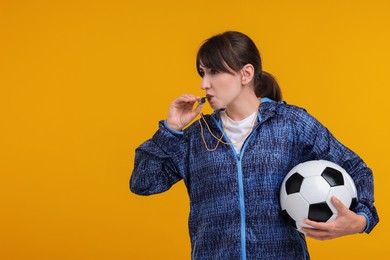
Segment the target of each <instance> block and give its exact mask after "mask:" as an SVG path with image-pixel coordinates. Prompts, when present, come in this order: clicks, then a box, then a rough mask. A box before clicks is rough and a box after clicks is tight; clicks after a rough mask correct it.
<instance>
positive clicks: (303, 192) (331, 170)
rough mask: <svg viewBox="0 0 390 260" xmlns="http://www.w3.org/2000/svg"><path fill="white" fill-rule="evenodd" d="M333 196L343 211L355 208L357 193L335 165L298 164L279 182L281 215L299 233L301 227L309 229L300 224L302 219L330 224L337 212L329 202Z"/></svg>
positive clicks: (324, 163)
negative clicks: (341, 205) (280, 183)
mask: <svg viewBox="0 0 390 260" xmlns="http://www.w3.org/2000/svg"><path fill="white" fill-rule="evenodd" d="M333 196H335V197H336V198H338V199H339V200H340V201H341V202H342V203H343V204H344V205H345V206H346V207H347V208H350V209H351V208H353V207H354V206H355V204H356V202H357V192H356V187H355V184H354V182H353V180H352V178H351V177H350V175H349V174H348V173H347V172H346V171H345V170H344V169H343V168H341V167H340V166H339V165H337V164H335V163H332V162H329V161H325V160H316V161H307V162H304V163H300V164H298V165H297V166H295V167H294V168H293V169H291V171H290V172H289V173H288V174H287V175H286V177H285V178H284V180H283V182H282V186H281V189H280V206H281V209H282V215H283V217H284V218H285V219H286V220H287V221H288V222H289V223H290V224H292V225H293V226H294V227H295V228H296V229H297V230H299V231H301V230H300V229H301V227H310V226H308V225H307V224H305V223H304V220H305V219H310V220H313V221H317V222H330V221H333V220H335V219H336V217H337V209H336V208H335V207H334V206H333V205H332V203H331V202H330V200H331V198H332V197H333Z"/></svg>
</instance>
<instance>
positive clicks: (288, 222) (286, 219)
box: [282, 210, 297, 229]
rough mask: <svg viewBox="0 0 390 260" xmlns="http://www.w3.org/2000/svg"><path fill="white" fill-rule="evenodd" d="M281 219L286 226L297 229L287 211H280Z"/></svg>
mask: <svg viewBox="0 0 390 260" xmlns="http://www.w3.org/2000/svg"><path fill="white" fill-rule="evenodd" d="M282 218H283V219H284V220H285V221H286V222H287V224H288V225H290V226H293V227H294V228H295V229H297V224H296V222H295V220H294V219H293V218H292V217H290V215H289V214H288V213H287V210H282Z"/></svg>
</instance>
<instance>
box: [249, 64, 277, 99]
mask: <svg viewBox="0 0 390 260" xmlns="http://www.w3.org/2000/svg"><path fill="white" fill-rule="evenodd" d="M255 93H256V96H257V97H259V98H260V97H262V98H263V97H267V98H270V99H272V100H275V101H282V90H281V89H280V87H279V84H278V82H277V81H276V79H275V78H274V77H273V76H272V75H271V74H270V73H268V72H265V71H262V72H261V75H260V80H255Z"/></svg>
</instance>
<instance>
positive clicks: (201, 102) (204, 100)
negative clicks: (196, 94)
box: [198, 96, 209, 104]
mask: <svg viewBox="0 0 390 260" xmlns="http://www.w3.org/2000/svg"><path fill="white" fill-rule="evenodd" d="M208 98H209V97H207V96H206V97H202V98H201V99H199V101H198V102H199V104H204V103H206V100H207V99H208Z"/></svg>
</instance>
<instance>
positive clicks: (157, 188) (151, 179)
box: [130, 121, 185, 195]
mask: <svg viewBox="0 0 390 260" xmlns="http://www.w3.org/2000/svg"><path fill="white" fill-rule="evenodd" d="M184 145H185V142H184V133H183V132H176V131H174V130H170V129H169V128H168V127H167V125H166V123H165V121H160V123H159V129H158V131H157V132H156V133H155V134H154V136H153V137H152V138H151V139H150V140H148V141H146V142H145V143H143V144H142V145H140V146H139V147H138V148H137V149H136V151H135V160H134V169H133V173H132V175H131V178H130V190H131V191H132V192H133V193H135V194H138V195H152V194H157V193H161V192H164V191H166V190H168V189H169V188H171V186H172V185H173V184H175V183H176V182H178V181H180V180H181V179H182V173H180V171H179V168H181V167H180V166H178V163H180V162H182V161H183V160H178V158H180V157H181V158H183V146H184Z"/></svg>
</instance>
